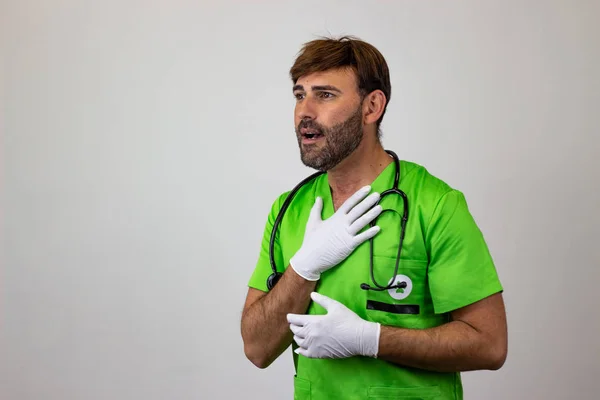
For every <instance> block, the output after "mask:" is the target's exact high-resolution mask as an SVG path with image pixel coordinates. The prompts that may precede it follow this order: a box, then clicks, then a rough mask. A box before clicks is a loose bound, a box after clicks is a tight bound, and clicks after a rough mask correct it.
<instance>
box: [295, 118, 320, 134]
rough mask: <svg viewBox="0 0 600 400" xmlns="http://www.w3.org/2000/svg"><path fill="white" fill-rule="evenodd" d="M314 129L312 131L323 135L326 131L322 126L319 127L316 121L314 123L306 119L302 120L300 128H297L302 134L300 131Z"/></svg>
mask: <svg viewBox="0 0 600 400" xmlns="http://www.w3.org/2000/svg"><path fill="white" fill-rule="evenodd" d="M302 128H304V129H312V130H316V131H318V132H319V133H323V131H324V129H323V127H322V126H321V125H319V124H318V123H316V122H315V121H313V120H312V119H306V120H302V121H300V123H299V124H298V127H297V128H296V129H297V131H298V132H300V129H302Z"/></svg>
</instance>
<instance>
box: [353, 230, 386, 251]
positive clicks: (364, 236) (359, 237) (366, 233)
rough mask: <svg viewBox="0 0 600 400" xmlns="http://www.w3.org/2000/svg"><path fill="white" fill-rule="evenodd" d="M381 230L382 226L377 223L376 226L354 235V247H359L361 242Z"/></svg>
mask: <svg viewBox="0 0 600 400" xmlns="http://www.w3.org/2000/svg"><path fill="white" fill-rule="evenodd" d="M380 230H381V228H380V227H379V226H377V225H375V226H374V227H371V228H369V229H367V230H366V231H364V232H362V233H361V234H358V235H356V236H354V239H353V240H354V242H353V244H354V247H358V246H359V245H360V244H361V243H363V242H365V241H367V240H369V239H371V238H372V237H373V236H375V235H377V233H378V232H379V231H380Z"/></svg>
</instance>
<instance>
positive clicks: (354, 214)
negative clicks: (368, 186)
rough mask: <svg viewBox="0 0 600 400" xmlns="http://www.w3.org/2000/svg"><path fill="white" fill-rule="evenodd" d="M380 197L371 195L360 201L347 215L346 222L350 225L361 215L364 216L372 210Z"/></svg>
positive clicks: (374, 194) (377, 194)
mask: <svg viewBox="0 0 600 400" xmlns="http://www.w3.org/2000/svg"><path fill="white" fill-rule="evenodd" d="M380 197H381V195H380V194H379V193H371V194H370V195H369V197H367V198H366V199H364V200H363V201H361V202H360V203H359V204H358V205H357V206H356V207H354V208H353V209H352V211H350V212H349V213H348V220H349V221H350V223H351V224H352V223H354V222H355V221H356V220H357V219H359V218H360V217H361V216H362V215H364V214H365V213H366V212H367V211H369V210H370V209H372V208H374V207H373V206H374V205H375V204H377V202H378V201H379V198H380Z"/></svg>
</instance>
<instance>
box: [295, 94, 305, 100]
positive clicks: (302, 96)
mask: <svg viewBox="0 0 600 400" xmlns="http://www.w3.org/2000/svg"><path fill="white" fill-rule="evenodd" d="M294 97H295V98H296V100H302V99H303V98H304V93H294Z"/></svg>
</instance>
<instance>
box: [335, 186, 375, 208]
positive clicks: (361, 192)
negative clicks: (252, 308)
mask: <svg viewBox="0 0 600 400" xmlns="http://www.w3.org/2000/svg"><path fill="white" fill-rule="evenodd" d="M370 191H371V186H363V187H362V188H360V189H358V190H357V191H356V192H355V193H354V194H353V195H352V196H350V197H349V198H348V200H346V201H345V202H344V204H342V205H341V207H340V208H339V209H338V211H339V212H340V213H343V214H348V213H349V212H350V210H352V209H353V208H354V206H356V205H357V204H358V203H359V202H360V201H361V200H362V199H364V198H365V197H366V196H367V194H369V192H370Z"/></svg>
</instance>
